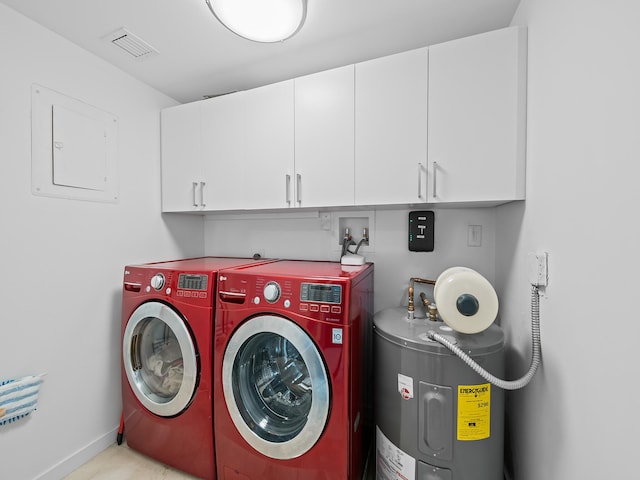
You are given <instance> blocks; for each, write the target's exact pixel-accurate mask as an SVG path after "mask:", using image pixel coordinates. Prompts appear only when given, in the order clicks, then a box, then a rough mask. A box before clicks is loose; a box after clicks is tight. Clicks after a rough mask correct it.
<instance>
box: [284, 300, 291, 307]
mask: <svg viewBox="0 0 640 480" xmlns="http://www.w3.org/2000/svg"><path fill="white" fill-rule="evenodd" d="M290 306H291V300H289V299H287V300H285V301H284V308H289V307H290Z"/></svg>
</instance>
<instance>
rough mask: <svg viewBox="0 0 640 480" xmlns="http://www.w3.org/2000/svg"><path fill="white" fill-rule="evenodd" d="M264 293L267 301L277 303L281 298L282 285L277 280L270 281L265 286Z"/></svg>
mask: <svg viewBox="0 0 640 480" xmlns="http://www.w3.org/2000/svg"><path fill="white" fill-rule="evenodd" d="M262 294H263V295H264V299H265V300H266V301H267V302H269V303H275V302H277V301H278V299H279V298H280V285H278V284H277V283H276V282H269V283H267V284H266V285H265V286H264V290H263V291H262Z"/></svg>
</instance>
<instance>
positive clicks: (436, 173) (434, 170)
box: [433, 162, 438, 198]
mask: <svg viewBox="0 0 640 480" xmlns="http://www.w3.org/2000/svg"><path fill="white" fill-rule="evenodd" d="M437 175H438V162H433V198H436V185H437V184H438V178H437Z"/></svg>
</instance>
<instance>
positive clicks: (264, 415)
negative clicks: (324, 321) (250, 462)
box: [222, 316, 329, 459]
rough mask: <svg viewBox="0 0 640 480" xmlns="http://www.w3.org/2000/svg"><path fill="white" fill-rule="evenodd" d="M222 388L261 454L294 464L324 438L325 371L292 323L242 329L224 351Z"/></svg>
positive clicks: (271, 321)
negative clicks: (293, 462)
mask: <svg viewBox="0 0 640 480" xmlns="http://www.w3.org/2000/svg"><path fill="white" fill-rule="evenodd" d="M222 383H223V390H224V396H225V401H226V403H227V408H228V410H229V413H230V415H231V418H232V420H233V423H234V424H235V426H236V428H237V429H238V431H239V432H240V434H241V435H242V436H243V437H244V439H245V440H246V441H247V442H248V443H249V444H250V445H251V446H252V447H253V448H255V449H256V450H258V451H259V452H261V453H262V454H264V455H267V456H268V457H271V458H277V459H289V458H295V457H298V456H300V455H302V454H303V453H305V452H307V451H308V450H309V449H310V448H311V447H313V445H314V444H315V443H316V441H317V440H318V438H320V435H321V434H322V431H323V430H324V427H325V424H326V421H327V417H328V412H329V382H328V377H327V373H326V368H325V366H324V362H323V361H322V356H321V355H320V352H319V351H318V348H317V347H316V345H315V344H314V343H313V341H312V340H311V338H310V337H309V336H308V335H307V334H306V333H305V332H304V330H302V328H300V327H299V326H298V325H296V324H295V323H293V322H292V321H290V320H286V319H284V318H281V317H275V316H260V317H256V318H253V319H251V320H248V321H247V322H245V323H244V324H243V325H241V326H240V328H238V330H237V331H236V332H235V333H234V334H233V336H232V337H231V339H230V340H229V343H228V345H227V349H226V351H225V355H224V360H223V365H222Z"/></svg>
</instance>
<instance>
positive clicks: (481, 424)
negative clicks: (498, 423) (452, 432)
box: [458, 383, 491, 440]
mask: <svg viewBox="0 0 640 480" xmlns="http://www.w3.org/2000/svg"><path fill="white" fill-rule="evenodd" d="M490 435H491V384H490V383H485V384H483V385H458V440H482V439H483V438H489V436H490Z"/></svg>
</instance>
